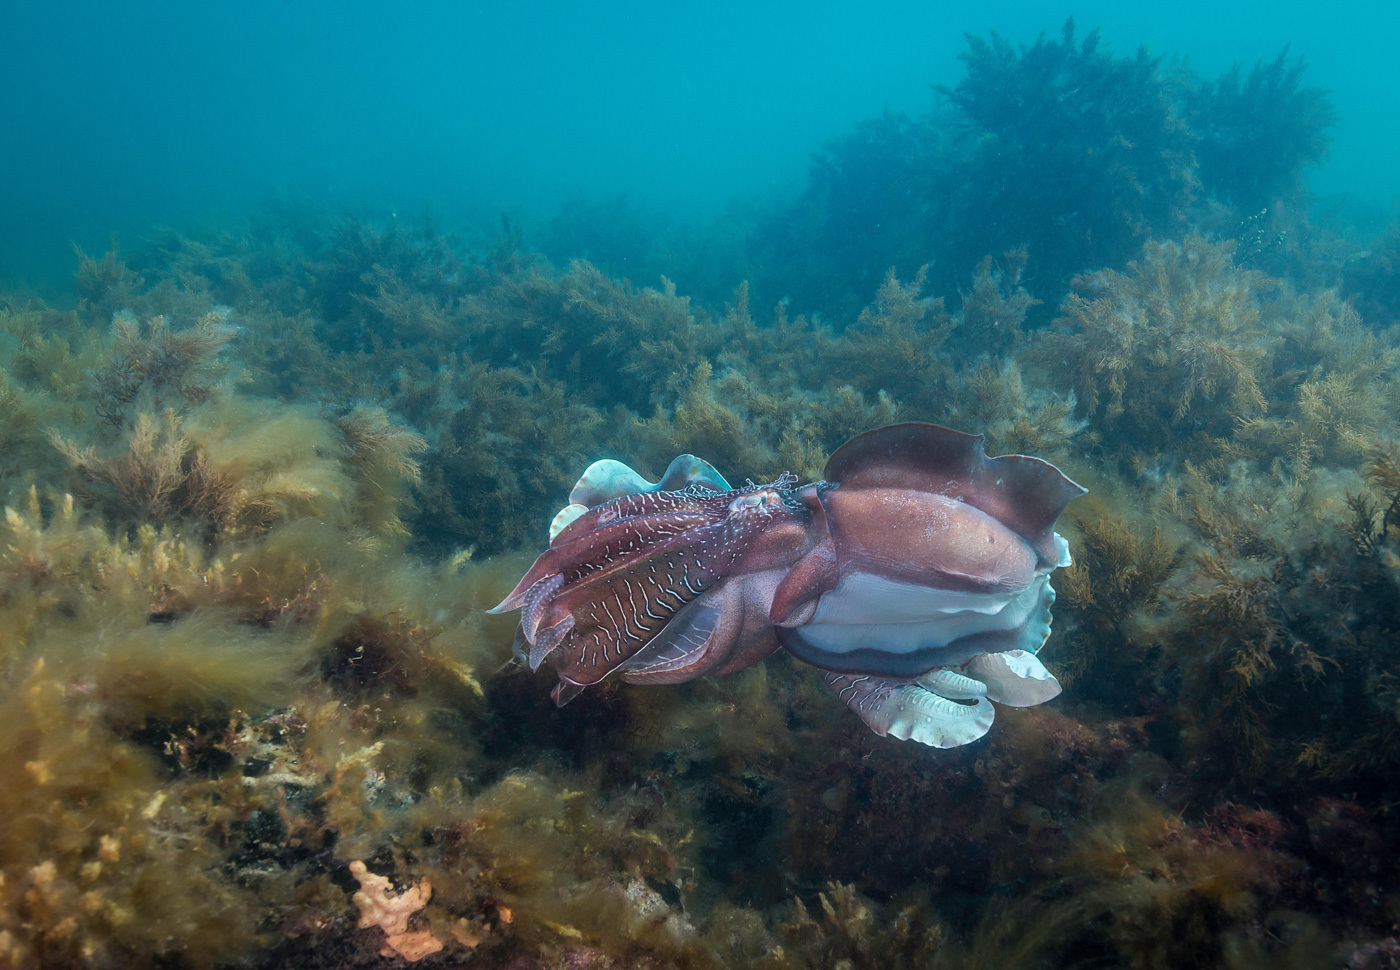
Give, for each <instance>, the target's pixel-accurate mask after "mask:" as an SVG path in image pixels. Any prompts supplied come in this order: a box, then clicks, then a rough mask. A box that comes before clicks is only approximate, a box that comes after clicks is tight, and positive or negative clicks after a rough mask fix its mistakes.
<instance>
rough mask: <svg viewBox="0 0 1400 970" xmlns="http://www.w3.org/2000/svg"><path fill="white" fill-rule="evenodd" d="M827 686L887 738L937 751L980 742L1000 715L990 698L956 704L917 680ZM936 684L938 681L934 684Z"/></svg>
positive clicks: (860, 678) (831, 677)
mask: <svg viewBox="0 0 1400 970" xmlns="http://www.w3.org/2000/svg"><path fill="white" fill-rule="evenodd" d="M825 677H826V682H827V685H828V686H830V687H831V689H832V690H834V691H835V692H836V694H837V696H838V697H840V698H841V699H842V700H843V701H845V702H846V706H847V707H849V708H850V709H851V710H853V711H855V712H856V715H857V716H858V717H859V718H860V719H861V720H862V721H864V722H865V723H866V725H867V726H868V727H869V728H870V730H872V731H874V732H875V733H876V734H878V735H880V736H881V737H885V736H889V737H895V738H899V739H901V740H904V741H917V742H919V743H920V744H927V745H929V746H930V747H934V748H956V747H957V746H959V745H962V744H968V743H970V742H972V741H976V740H977V739H978V738H980V737H981V736H982V735H984V734H986V733H987V732H988V731H989V730H990V729H991V727H992V718H993V717H995V716H996V712H995V711H994V710H993V709H992V705H991V704H990V703H988V702H987V698H986V697H984V696H982V695H980V694H977V693H976V692H975V690H973V691H968V693H972V694H973V695H974V696H972V697H970V698H968V699H967V700H966V701H957V700H950V699H949V698H947V697H944V696H943V695H941V694H937V693H934V691H932V690H930V689H929V686H928V685H925V684H924V683H922V682H920V679H919V678H912V677H868V676H866V675H864V674H834V673H828V674H826V675H825ZM934 684H935V685H936V682H934Z"/></svg>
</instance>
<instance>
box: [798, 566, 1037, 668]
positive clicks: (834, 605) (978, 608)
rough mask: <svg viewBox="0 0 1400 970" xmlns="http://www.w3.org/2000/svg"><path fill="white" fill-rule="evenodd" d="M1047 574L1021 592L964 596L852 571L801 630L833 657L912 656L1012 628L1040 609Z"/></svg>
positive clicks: (807, 637) (819, 602)
mask: <svg viewBox="0 0 1400 970" xmlns="http://www.w3.org/2000/svg"><path fill="white" fill-rule="evenodd" d="M1049 580H1050V577H1049V575H1048V574H1042V575H1038V576H1036V577H1035V579H1034V580H1033V581H1032V582H1031V584H1030V585H1029V586H1027V587H1026V588H1025V589H1023V590H1019V591H1016V590H1013V591H1011V592H995V593H965V592H955V591H952V590H940V589H932V588H930V587H927V586H916V585H914V584H912V583H901V582H897V581H895V580H891V579H888V578H886V577H884V576H878V575H875V574H873V573H851V574H848V575H846V576H844V577H843V578H842V579H841V582H840V583H838V584H837V585H836V587H835V588H833V589H831V590H830V591H828V592H826V593H823V594H822V597H821V599H820V600H819V601H818V603H817V610H816V614H815V615H814V616H813V617H812V620H811V622H810V623H807V624H805V625H804V626H803V627H802V636H803V639H805V640H806V641H807V642H808V643H810V644H811V645H812V646H814V647H816V648H818V649H820V650H825V651H828V652H830V653H849V652H851V651H853V650H878V651H881V652H883V653H912V652H914V651H917V650H926V649H929V648H931V647H943V646H947V645H948V644H950V643H952V642H953V641H954V640H958V639H961V638H962V637H965V636H969V635H971V634H975V633H985V632H990V631H1004V630H1013V629H1015V628H1017V627H1019V626H1021V624H1023V623H1025V622H1026V619H1027V618H1028V617H1029V616H1030V615H1031V613H1032V612H1034V611H1035V610H1037V609H1038V608H1039V606H1040V600H1041V591H1042V590H1043V589H1044V588H1045V584H1046V583H1047V582H1049Z"/></svg>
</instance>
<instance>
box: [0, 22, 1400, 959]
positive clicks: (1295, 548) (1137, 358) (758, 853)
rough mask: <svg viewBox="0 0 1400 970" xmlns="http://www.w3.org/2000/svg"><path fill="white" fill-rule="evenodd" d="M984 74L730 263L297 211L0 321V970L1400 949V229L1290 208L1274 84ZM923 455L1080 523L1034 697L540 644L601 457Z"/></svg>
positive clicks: (580, 216)
mask: <svg viewBox="0 0 1400 970" xmlns="http://www.w3.org/2000/svg"><path fill="white" fill-rule="evenodd" d="M964 59H965V62H966V74H965V77H964V79H963V80H962V81H961V82H960V83H959V84H957V85H956V86H954V87H951V88H949V89H947V90H946V91H944V92H943V93H942V95H941V102H940V107H939V108H938V109H937V110H936V111H934V112H931V113H930V114H928V115H926V116H921V117H918V118H909V117H903V116H885V117H882V118H877V119H872V120H870V121H868V122H866V123H863V124H861V125H859V126H857V127H856V128H855V129H854V130H852V131H850V132H848V133H846V134H845V135H843V136H841V137H840V138H837V139H835V140H834V141H832V142H831V143H830V144H829V145H827V146H826V147H824V148H823V149H822V150H821V151H820V152H818V153H817V155H816V156H815V157H814V158H813V160H812V164H811V169H810V172H809V176H808V179H807V182H806V187H805V189H804V190H803V192H802V193H801V195H800V197H798V198H797V199H796V200H788V201H786V202H774V203H771V204H765V205H764V206H761V207H760V206H755V207H753V208H752V209H745V210H744V211H741V212H735V213H732V214H731V215H730V216H728V217H726V218H725V219H724V220H716V221H715V222H714V223H713V224H705V225H699V224H695V225H691V224H687V225H681V224H678V223H673V222H668V221H666V220H664V219H660V218H658V217H653V216H649V215H647V214H645V213H641V212H638V211H634V210H632V209H630V208H629V207H628V206H626V205H624V204H621V203H620V204H618V205H616V206H608V205H604V206H589V205H582V204H581V205H578V206H573V207H570V208H569V209H567V210H566V211H564V212H562V213H561V214H560V215H559V217H558V218H556V219H555V220H554V221H553V222H552V223H551V224H549V225H545V226H541V227H538V229H537V230H531V231H529V232H527V231H522V230H521V229H520V228H519V227H518V226H514V225H510V224H507V225H506V226H504V228H503V231H502V232H501V234H500V237H499V239H498V240H496V241H495V243H494V244H489V245H484V246H469V245H466V244H464V243H462V242H461V241H460V239H458V238H456V237H454V236H453V235H451V234H448V233H445V232H443V231H441V230H440V229H439V228H437V227H436V226H435V225H434V224H433V222H432V221H431V219H428V218H426V217H425V218H424V219H423V220H422V221H421V222H419V221H397V220H391V219H379V218H373V217H369V218H357V219H351V218H345V217H341V216H328V215H324V214H321V213H317V212H311V211H308V210H307V209H305V208H303V207H297V206H293V205H288V206H285V207H281V208H278V209H275V210H269V211H267V212H264V213H261V214H259V215H257V216H255V217H252V218H249V219H248V220H246V221H244V222H240V223H238V224H233V225H227V226H224V227H222V228H220V229H215V230H206V231H203V232H200V233H195V234H187V233H183V232H178V231H174V230H167V231H161V232H158V233H155V234H154V235H152V236H151V237H150V238H148V239H147V240H144V241H143V242H141V243H140V244H139V245H133V246H131V247H129V248H128V249H127V250H125V251H121V250H118V248H116V247H115V245H114V246H113V248H112V249H110V250H109V251H107V252H106V253H104V254H101V255H89V254H86V253H82V252H78V253H76V254H75V262H76V265H75V269H74V273H73V283H72V292H71V294H69V295H68V296H67V298H66V299H58V298H54V299H50V300H47V301H46V300H41V299H39V298H38V297H35V296H32V295H30V294H27V293H25V292H22V291H20V290H18V289H11V290H10V291H8V292H4V293H0V495H3V497H4V500H5V503H6V508H5V513H4V515H5V518H4V522H3V523H0V631H3V633H0V724H3V725H4V729H3V731H0V773H3V777H4V778H5V779H6V782H5V784H3V785H0V966H15V967H39V968H48V967H54V968H57V967H65V968H66V967H92V968H102V967H124V966H150V967H160V968H169V970H183V968H214V967H224V966H240V967H260V968H261V967H266V968H272V967H301V968H332V967H335V968H339V967H355V966H365V967H372V966H390V965H401V964H403V963H404V962H406V961H408V960H410V959H412V960H418V961H420V965H423V966H443V967H456V966H469V967H480V968H510V970H545V968H551V970H552V968H559V970H563V968H578V970H582V968H597V970H605V968H618V970H621V968H656V970H660V968H670V967H683V968H722V967H743V968H748V967H753V968H763V970H806V968H850V970H865V968H869V970H875V968H879V970H897V968H909V970H912V968H925V967H927V968H945V967H946V968H963V967H968V968H981V967H985V968H992V967H1026V968H1034V967H1061V966H1073V967H1095V968H1103V967H1125V968H1171V967H1182V966H1193V967H1230V968H1243V967H1254V966H1258V967H1266V966H1267V967H1299V968H1303V967H1308V968H1312V967H1325V966H1337V967H1342V966H1346V967H1350V968H1355V970H1365V968H1381V967H1393V966H1396V965H1397V961H1400V817H1397V814H1396V806H1397V805H1400V783H1397V781H1396V779H1397V777H1400V650H1397V648H1400V332H1398V331H1397V329H1396V324H1397V322H1400V233H1398V232H1397V230H1396V229H1395V228H1394V227H1391V228H1390V229H1388V230H1384V231H1380V234H1379V235H1376V234H1375V232H1374V231H1372V230H1369V229H1367V228H1366V227H1358V226H1355V225H1351V224H1347V223H1345V222H1344V221H1343V220H1342V219H1341V218H1340V217H1337V216H1334V215H1327V214H1325V213H1322V212H1321V210H1320V209H1319V208H1318V207H1316V206H1311V205H1310V204H1309V203H1310V200H1309V199H1308V198H1307V196H1306V194H1305V190H1304V181H1303V179H1304V175H1305V173H1306V169H1307V167H1308V165H1309V164H1311V163H1312V162H1314V161H1316V160H1317V159H1318V158H1319V157H1320V156H1321V154H1322V152H1323V151H1324V150H1325V148H1326V145H1327V138H1328V135H1327V133H1328V129H1329V127H1330V125H1331V124H1332V108H1331V105H1330V101H1329V98H1328V96H1327V95H1326V93H1325V92H1322V91H1319V90H1317V89H1315V88H1312V87H1309V86H1308V84H1307V83H1306V80H1305V76H1304V70H1303V66H1302V64H1301V62H1299V61H1297V60H1294V59H1290V58H1289V57H1288V56H1280V57H1279V58H1278V59H1277V60H1273V61H1266V62H1264V63H1262V64H1260V65H1257V66H1256V67H1254V68H1253V69H1240V70H1236V71H1232V72H1229V73H1227V74H1225V75H1223V76H1221V77H1219V78H1215V79H1207V78H1202V77H1199V76H1196V75H1195V74H1193V73H1191V72H1190V71H1189V70H1188V69H1187V68H1185V67H1183V66H1181V65H1179V64H1175V63H1171V64H1169V63H1167V62H1164V61H1162V60H1159V59H1156V58H1153V57H1150V56H1148V55H1147V54H1146V53H1142V54H1137V55H1131V56H1121V55H1118V54H1115V53H1113V52H1111V51H1108V50H1106V48H1105V46H1104V45H1102V44H1101V43H1099V41H1098V38H1097V37H1096V35H1093V34H1091V35H1089V36H1087V37H1080V36H1077V35H1076V34H1075V32H1074V30H1073V28H1072V27H1066V29H1065V30H1064V32H1063V33H1061V34H1058V35H1054V36H1051V37H1048V38H1042V39H1041V40H1040V41H1039V42H1037V43H1036V44H1034V45H1030V46H1025V47H1016V46H1014V45H1011V44H1009V43H1007V42H1005V41H1004V40H1002V39H1001V38H999V37H996V36H995V35H993V36H992V37H990V38H971V39H970V40H969V47H968V49H967V52H966V54H965V56H964ZM585 257H587V258H585ZM624 258H625V259H627V260H628V265H629V266H631V267H633V269H632V270H631V271H630V272H631V275H632V280H633V281H628V280H627V279H623V278H621V277H620V276H619V275H618V273H617V266H618V261H619V260H622V259H624ZM892 267H893V268H892ZM745 280H747V282H744V281H745ZM882 281H883V282H882ZM644 284H651V285H644ZM687 294H689V295H687ZM904 420H919V421H932V422H937V423H940V424H945V425H949V426H951V427H954V428H958V429H962V430H966V431H970V432H979V431H980V432H985V433H986V435H987V437H988V450H989V451H990V452H991V453H992V454H1001V453H1008V452H1024V453H1028V454H1034V455H1039V456H1042V457H1044V458H1046V459H1048V460H1050V461H1053V462H1055V463H1056V464H1058V465H1059V466H1060V467H1061V468H1063V469H1064V470H1065V471H1066V472H1067V473H1068V474H1070V475H1071V476H1073V477H1074V478H1075V479H1076V480H1077V481H1079V482H1082V483H1084V484H1085V485H1086V486H1088V487H1089V488H1090V490H1091V492H1090V495H1089V496H1088V497H1086V498H1085V499H1082V500H1078V501H1076V502H1075V504H1074V505H1072V506H1071V508H1070V511H1069V513H1068V514H1067V515H1066V516H1065V517H1064V518H1063V519H1062V520H1061V525H1060V528H1061V531H1063V532H1065V534H1066V535H1067V537H1068V538H1069V541H1070V544H1071V548H1072V549H1073V551H1074V555H1075V563H1074V565H1073V566H1072V567H1070V568H1068V569H1067V570H1065V571H1063V572H1061V573H1059V574H1057V576H1056V579H1055V585H1056V587H1057V589H1058V591H1059V600H1058V602H1057V603H1056V607H1055V614H1056V618H1055V626H1054V632H1053V634H1052V636H1051V639H1050V641H1049V643H1048V644H1047V645H1046V648H1045V650H1044V652H1043V653H1042V655H1041V656H1042V657H1043V659H1044V660H1045V661H1046V663H1047V665H1048V666H1049V667H1050V668H1051V669H1052V670H1053V671H1055V673H1056V674H1057V675H1058V676H1059V678H1060V680H1061V681H1062V682H1063V683H1064V685H1065V688H1066V690H1065V693H1064V694H1063V695H1062V696H1061V697H1060V698H1058V699H1057V700H1055V701H1054V702H1052V703H1051V704H1048V705H1046V706H1044V707H1041V708H1035V709H1029V710H1024V711H1018V710H1003V711H1001V712H999V713H998V715H997V716H998V727H997V729H996V730H995V731H993V732H992V733H991V734H990V735H988V736H987V737H986V738H985V739H983V740H982V741H979V742H976V743H974V744H971V745H968V746H966V747H962V748H957V749H953V750H949V751H932V750H929V749H928V748H925V747H922V746H919V745H914V744H908V743H900V742H896V741H892V740H887V739H884V738H879V737H876V736H874V735H873V734H871V733H870V732H869V731H867V730H866V729H865V727H864V726H863V725H861V724H860V723H859V722H858V721H857V720H856V719H855V718H852V717H850V716H848V715H847V713H846V711H845V709H844V707H843V705H842V704H841V702H840V701H839V700H838V699H837V698H836V697H834V696H833V695H831V694H830V693H828V692H827V691H826V689H825V688H824V687H823V686H822V685H821V682H820V678H819V677H817V676H815V675H814V673H813V672H812V671H810V670H806V669H803V668H801V667H800V665H798V664H795V663H792V662H788V661H786V660H784V659H783V658H782V657H776V658H774V659H773V660H770V661H769V662H767V663H766V664H764V665H762V666H760V667H757V668H753V669H750V670H748V671H746V672H744V673H743V674H740V675H736V676H733V677H729V678H723V679H712V680H704V681H699V682H696V683H692V684H687V685H683V686H681V687H674V688H672V687H667V688H642V687H627V686H623V685H620V684H613V683H611V682H609V683H606V684H604V685H602V686H601V687H599V688H598V689H596V690H592V691H590V692H589V694H588V695H587V696H586V697H584V698H582V699H581V700H579V701H577V702H575V703H574V704H571V705H570V706H568V707H566V708H563V709H560V710H556V709H555V708H554V707H553V705H552V704H551V703H550V701H549V697H548V686H549V683H548V681H549V677H548V676H545V675H541V676H540V677H535V676H532V675H531V674H529V673H528V672H526V671H524V670H522V669H520V668H519V667H518V666H516V665H513V664H510V663H508V662H507V661H508V659H509V657H510V643H511V637H512V632H513V625H514V622H515V621H514V618H513V617H497V616H489V615H487V614H486V613H485V612H484V609H485V608H486V607H489V606H491V605H493V604H494V603H495V602H497V601H498V600H499V599H500V598H501V596H502V595H503V593H504V592H506V591H507V590H508V589H509V588H510V586H511V584H512V583H513V582H514V580H515V578H516V577H517V576H518V575H519V574H520V572H521V570H522V569H523V567H524V565H525V564H527V563H528V562H529V560H530V558H531V557H532V556H533V554H534V553H535V552H537V551H538V550H539V548H540V547H541V546H542V545H543V543H544V541H545V537H546V528H547V524H548V522H549V520H550V517H551V516H552V515H553V513H554V512H555V511H556V510H557V509H558V508H559V507H560V506H561V505H562V504H564V500H565V497H566V496H567V494H568V490H569V488H570V486H571V485H572V484H573V482H574V480H575V479H576V478H577V477H578V475H579V473H580V472H581V471H582V469H583V468H584V467H585V466H586V465H587V464H588V463H589V462H590V461H592V460H594V459H595V458H598V457H602V456H612V457H618V458H623V459H626V460H627V461H628V462H629V463H631V464H633V465H635V466H636V467H637V468H638V469H639V470H641V471H642V472H643V473H645V474H648V475H650V476H651V477H653V478H655V477H657V475H658V473H659V472H660V471H661V470H662V469H664V468H665V466H666V464H667V463H668V462H669V461H670V459H671V458H673V457H674V456H675V455H677V454H680V453H683V452H693V453H696V454H698V455H700V456H702V457H704V458H705V459H707V460H708V461H709V462H711V463H712V464H713V465H714V466H716V467H717V468H718V469H720V470H721V471H722V472H723V473H724V474H725V475H727V476H728V477H729V478H730V479H731V480H739V481H742V480H743V479H744V478H746V477H751V478H753V479H755V480H771V479H773V478H775V477H776V476H777V474H778V473H780V472H783V471H792V472H794V473H796V474H797V475H799V476H801V477H802V478H804V479H808V480H810V479H812V478H815V477H817V476H818V475H819V473H820V470H821V468H822V466H823V464H824V462H825V460H826V458H827V456H828V454H829V453H830V452H831V451H832V450H833V449H834V448H835V447H836V446H838V445H839V444H840V443H841V442H842V441H844V440H845V439H847V438H848V437H850V436H852V435H854V434H856V433H858V432H861V431H864V430H867V429H870V428H875V427H878V426H881V425H884V424H888V423H891V422H895V421H904Z"/></svg>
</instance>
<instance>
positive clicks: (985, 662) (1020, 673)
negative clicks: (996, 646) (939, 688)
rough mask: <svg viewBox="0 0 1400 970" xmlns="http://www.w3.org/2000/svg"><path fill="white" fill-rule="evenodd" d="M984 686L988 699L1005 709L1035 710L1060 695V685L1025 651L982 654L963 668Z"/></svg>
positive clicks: (1038, 661) (1034, 657)
mask: <svg viewBox="0 0 1400 970" xmlns="http://www.w3.org/2000/svg"><path fill="white" fill-rule="evenodd" d="M963 670H964V671H965V672H966V674H967V676H968V677H971V678H972V679H974V680H978V681H981V682H982V683H984V684H986V685H987V696H988V697H990V698H991V699H992V700H994V701H996V702H997V703H998V704H1005V705H1006V706H1008V707H1034V706H1035V705H1037V704H1044V703H1045V702H1046V701H1048V700H1050V699H1051V698H1052V697H1058V696H1059V694H1060V682H1059V681H1058V680H1056V679H1055V675H1054V674H1052V673H1050V671H1048V670H1046V669H1045V665H1044V664H1043V663H1041V662H1040V660H1039V659H1038V658H1037V657H1036V655H1035V654H1033V653H1030V652H1029V651H1026V650H1007V651H1005V652H1004V653H984V654H982V655H981V656H978V657H973V658H972V659H971V660H969V661H968V662H967V666H966V667H964V668H963Z"/></svg>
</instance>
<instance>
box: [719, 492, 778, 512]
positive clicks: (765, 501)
mask: <svg viewBox="0 0 1400 970" xmlns="http://www.w3.org/2000/svg"><path fill="white" fill-rule="evenodd" d="M781 501H782V497H781V496H780V495H779V494H778V493H777V492H775V491H774V490H773V489H771V488H765V489H763V490H762V491H761V492H750V493H749V494H748V495H740V496H739V497H738V498H736V499H734V501H732V502H730V503H729V511H730V512H743V511H746V510H748V509H756V508H759V507H760V506H763V505H773V504H775V503H777V502H781Z"/></svg>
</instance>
